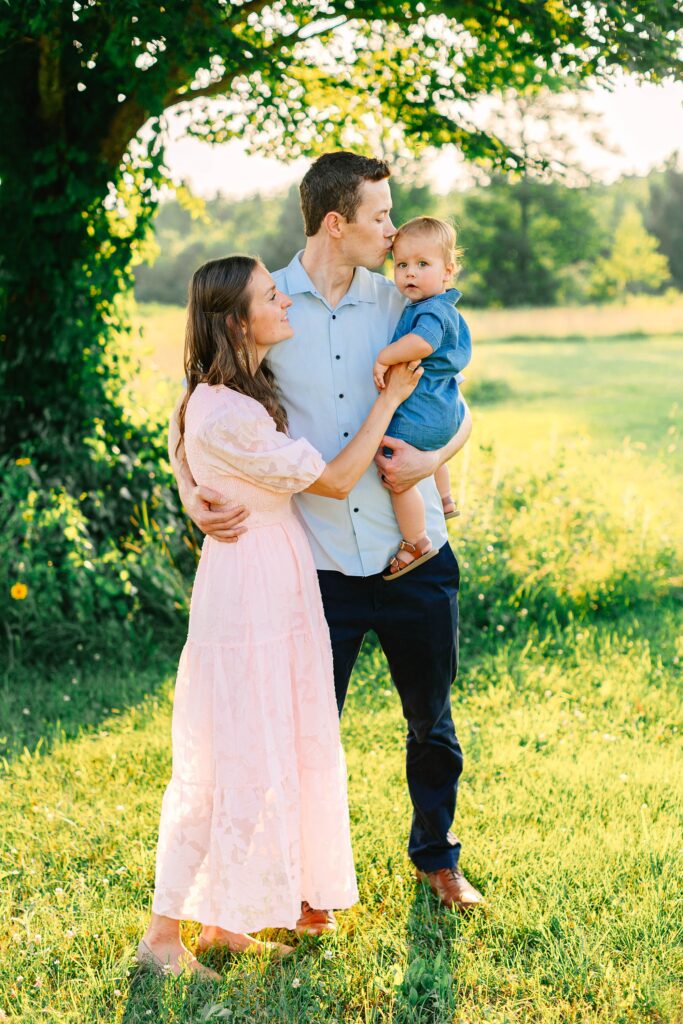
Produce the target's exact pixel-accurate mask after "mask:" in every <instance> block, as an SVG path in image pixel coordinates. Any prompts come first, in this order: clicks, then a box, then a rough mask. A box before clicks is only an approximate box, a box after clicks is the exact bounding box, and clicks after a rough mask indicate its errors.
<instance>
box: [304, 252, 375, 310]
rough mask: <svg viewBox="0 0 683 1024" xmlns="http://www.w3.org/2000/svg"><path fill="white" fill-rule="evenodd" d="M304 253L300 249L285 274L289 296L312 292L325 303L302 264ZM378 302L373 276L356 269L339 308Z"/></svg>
mask: <svg viewBox="0 0 683 1024" xmlns="http://www.w3.org/2000/svg"><path fill="white" fill-rule="evenodd" d="M303 251H304V250H303V249H300V250H299V252H298V253H297V254H296V256H295V257H294V259H293V260H292V261H291V263H289V264H288V265H287V269H286V272H285V276H286V291H287V294H288V295H300V294H302V293H304V292H310V294H311V295H315V297H316V298H318V299H322V301H323V302H324V301H325V300H324V299H323V297H322V295H321V294H320V292H319V291H318V289H317V288H316V287H315V285H314V284H313V282H312V281H311V279H310V277H309V276H308V274H307V273H306V271H305V270H304V267H303V264H302V262H301V257H302V255H303ZM376 301H377V292H376V286H375V282H374V280H373V275H372V274H371V273H370V271H369V270H367V269H366V268H365V267H356V269H355V271H354V273H353V278H352V279H351V284H350V285H349V289H348V291H347V292H346V295H344V296H343V297H342V299H341V300H340V301H339V303H338V306H347V305H351V304H353V305H355V304H356V303H358V302H376Z"/></svg>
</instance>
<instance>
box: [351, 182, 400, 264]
mask: <svg viewBox="0 0 683 1024" xmlns="http://www.w3.org/2000/svg"><path fill="white" fill-rule="evenodd" d="M360 196H361V201H360V206H359V207H358V210H357V212H356V216H355V219H354V220H353V221H351V222H349V221H345V222H344V234H343V240H344V255H345V256H346V258H347V259H348V261H349V263H350V264H351V265H352V266H354V267H367V268H368V269H369V270H372V269H373V268H375V267H381V266H382V264H383V263H384V261H385V259H386V258H387V254H388V253H389V251H390V250H391V243H392V240H393V237H394V235H395V234H396V228H395V227H394V225H393V224H392V222H391V216H390V214H391V190H390V188H389V182H388V180H387V179H386V178H384V179H383V180H382V181H364V182H362V184H361V186H360Z"/></svg>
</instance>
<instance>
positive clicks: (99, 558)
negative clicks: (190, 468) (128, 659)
mask: <svg viewBox="0 0 683 1024" xmlns="http://www.w3.org/2000/svg"><path fill="white" fill-rule="evenodd" d="M0 473H1V474H2V481H1V483H0V531H1V533H2V537H3V545H2V549H1V550H2V553H1V554H0V615H2V619H3V622H4V625H5V628H4V634H3V636H2V639H1V640H0V645H1V646H2V647H3V648H5V650H6V651H7V653H8V655H9V656H10V659H15V658H17V657H20V658H22V659H27V658H30V659H31V660H34V659H41V660H43V659H46V660H54V659H58V658H60V657H61V656H62V655H63V654H64V652H65V650H67V649H68V648H70V647H71V646H72V645H74V644H76V643H81V644H84V645H85V646H86V647H87V646H93V645H97V646H98V647H99V648H100V649H101V648H102V646H103V644H104V645H106V643H107V641H108V640H110V641H111V643H112V644H114V645H116V644H119V643H121V642H122V640H123V639H124V638H126V637H128V638H130V639H132V638H133V637H134V631H135V630H137V628H138V627H139V624H140V620H141V619H142V618H144V617H148V618H152V619H155V620H160V619H161V620H163V621H166V622H168V621H172V620H173V619H174V618H175V617H177V611H178V609H180V608H182V607H183V606H184V605H185V602H186V583H185V578H184V572H183V570H185V575H186V572H187V569H188V568H189V566H190V565H191V564H192V562H193V557H192V554H191V551H190V550H188V546H187V543H186V541H187V538H186V537H185V533H184V523H183V520H182V517H181V513H180V510H179V508H177V507H176V506H175V505H174V502H175V500H176V499H175V493H174V491H173V490H171V488H170V487H169V488H167V487H165V486H162V484H161V482H157V484H156V485H155V487H154V488H153V489H151V490H150V491H148V492H147V493H146V496H145V498H144V499H142V500H139V502H138V504H137V506H136V505H135V502H134V499H133V495H132V494H131V492H129V491H128V490H127V488H126V496H125V498H123V499H122V498H121V496H120V495H118V498H119V500H124V501H126V502H128V503H129V504H130V514H129V523H128V531H127V535H124V536H117V535H116V534H115V533H114V534H110V535H108V534H107V531H106V529H105V524H106V523H107V521H108V520H109V519H110V517H116V518H119V519H120V512H119V510H118V509H113V508H112V506H115V505H117V501H116V497H117V496H116V495H112V494H111V493H107V492H105V491H103V490H98V491H94V492H93V491H90V492H87V493H86V492H83V493H81V494H80V495H79V496H78V497H75V496H74V495H73V494H71V493H69V491H68V490H67V489H66V488H65V487H64V486H57V487H53V486H50V485H49V484H46V483H45V481H44V479H43V478H42V474H41V469H40V467H39V466H36V465H35V464H34V462H33V461H32V459H31V457H30V456H25V457H23V458H20V459H17V460H4V461H3V462H2V463H0ZM160 475H161V474H160ZM163 482H164V484H165V483H167V482H168V481H166V480H164V481H163ZM100 511H101V514H100V515H99V516H98V512H100ZM136 511H137V513H138V515H137V516H136V515H135V512H136ZM154 513H157V515H158V518H155V517H154Z"/></svg>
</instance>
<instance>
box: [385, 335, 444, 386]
mask: <svg viewBox="0 0 683 1024" xmlns="http://www.w3.org/2000/svg"><path fill="white" fill-rule="evenodd" d="M433 351H434V349H433V348H432V346H431V345H430V344H429V342H428V341H425V340H424V338H421V337H420V335H419V334H404V335H403V337H402V338H399V339H398V340H397V341H393V342H392V343H391V344H390V345H385V346H384V348H383V349H382V351H381V352H380V353H379V355H378V356H377V361H376V362H375V366H374V369H373V371H372V375H373V377H374V380H375V384H376V385H377V387H378V388H379V389H380V391H381V390H382V388H383V387H384V374H385V373H386V372H387V370H388V369H389V367H390V366H395V365H396V364H397V363H411V362H413V360H415V359H425V358H426V357H427V356H430V355H431V354H432V352H433Z"/></svg>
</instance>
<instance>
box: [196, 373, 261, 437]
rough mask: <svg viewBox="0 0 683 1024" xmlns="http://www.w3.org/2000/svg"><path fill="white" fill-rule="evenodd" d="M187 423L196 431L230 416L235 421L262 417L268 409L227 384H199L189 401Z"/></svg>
mask: <svg viewBox="0 0 683 1024" xmlns="http://www.w3.org/2000/svg"><path fill="white" fill-rule="evenodd" d="M185 415H186V423H187V425H188V429H190V430H192V431H194V432H196V431H199V430H203V429H204V428H205V427H208V426H209V425H210V424H211V423H213V422H216V421H219V420H222V419H223V418H224V417H230V418H231V419H234V420H235V421H245V420H255V419H262V418H263V417H264V416H265V417H267V416H268V412H267V410H266V409H265V408H264V407H263V406H262V405H261V403H260V402H258V401H256V399H255V398H250V397H249V395H243V394H241V393H240V392H239V391H235V390H234V389H233V388H229V387H227V386H226V385H225V384H205V383H202V384H198V385H197V387H196V388H195V389H194V391H193V392H192V394H191V395H190V398H189V401H188V403H187V411H186V414H185Z"/></svg>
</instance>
